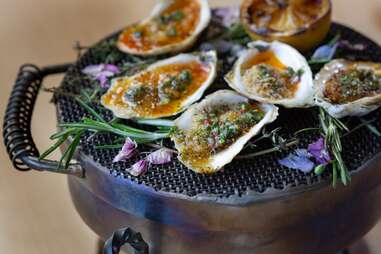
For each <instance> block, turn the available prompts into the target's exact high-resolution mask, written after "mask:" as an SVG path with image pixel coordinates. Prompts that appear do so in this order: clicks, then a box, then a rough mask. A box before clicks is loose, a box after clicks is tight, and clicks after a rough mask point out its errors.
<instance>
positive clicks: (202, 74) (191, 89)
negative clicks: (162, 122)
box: [103, 61, 210, 118]
mask: <svg viewBox="0 0 381 254" xmlns="http://www.w3.org/2000/svg"><path fill="white" fill-rule="evenodd" d="M182 71H188V72H189V73H190V74H191V76H192V78H191V83H190V84H189V85H188V86H187V88H186V90H185V91H184V92H183V93H182V94H181V96H180V98H179V99H174V100H172V101H170V102H169V103H168V104H164V105H159V101H160V98H159V93H158V86H159V82H160V78H161V77H162V75H170V76H178V75H179V74H180V73H181V72H182ZM209 71H210V69H209V68H207V67H206V66H205V65H203V64H202V63H200V62H197V61H193V62H189V63H181V64H179V63H178V64H169V65H165V66H161V67H158V68H156V69H153V70H150V71H145V72H143V73H142V74H141V75H137V76H135V77H133V78H128V77H127V78H124V79H120V80H118V81H117V83H116V85H114V86H113V88H112V89H111V90H109V91H108V92H107V93H106V94H105V95H104V97H103V103H104V104H105V105H110V106H114V107H118V108H120V109H123V108H129V107H131V106H129V105H128V104H127V103H125V102H124V101H123V97H124V95H125V93H126V91H128V89H129V87H130V85H131V84H141V85H144V86H150V87H151V88H152V89H151V90H150V91H151V92H150V93H147V94H146V95H145V96H144V99H143V101H140V103H139V105H137V106H136V107H133V111H134V112H136V113H137V115H138V116H139V117H142V118H159V117H165V116H170V115H173V114H174V113H176V112H177V111H179V110H180V107H181V104H182V102H183V101H184V100H186V99H187V98H188V97H189V96H190V95H192V94H193V93H195V92H196V91H197V89H199V87H200V86H201V85H202V84H203V83H204V82H205V81H206V80H207V79H208V76H209Z"/></svg>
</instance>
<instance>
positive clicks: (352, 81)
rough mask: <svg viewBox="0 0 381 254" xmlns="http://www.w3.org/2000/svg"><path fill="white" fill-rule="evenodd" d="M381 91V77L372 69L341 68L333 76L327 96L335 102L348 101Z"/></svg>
mask: <svg viewBox="0 0 381 254" xmlns="http://www.w3.org/2000/svg"><path fill="white" fill-rule="evenodd" d="M380 92H381V77H380V76H377V75H376V74H375V72H374V71H373V70H371V69H350V70H341V71H339V72H338V73H336V74H335V75H333V76H332V78H331V79H330V81H329V82H328V85H327V87H326V90H325V96H326V97H327V98H328V99H330V100H331V102H333V103H346V102H349V101H354V100H358V99H360V98H363V97H366V96H371V95H374V94H377V93H380Z"/></svg>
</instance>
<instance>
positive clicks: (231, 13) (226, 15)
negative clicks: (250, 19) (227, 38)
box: [215, 6, 240, 27]
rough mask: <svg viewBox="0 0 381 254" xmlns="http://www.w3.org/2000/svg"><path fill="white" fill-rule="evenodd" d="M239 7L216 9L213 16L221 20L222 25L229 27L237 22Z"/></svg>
mask: <svg viewBox="0 0 381 254" xmlns="http://www.w3.org/2000/svg"><path fill="white" fill-rule="evenodd" d="M239 12H240V10H239V7H237V6H231V7H225V8H218V9H217V10H216V12H215V15H216V16H217V17H219V18H220V19H221V20H222V24H223V25H224V26H226V27H230V26H232V25H233V24H235V23H238V22H239Z"/></svg>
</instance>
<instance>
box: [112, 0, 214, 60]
mask: <svg viewBox="0 0 381 254" xmlns="http://www.w3.org/2000/svg"><path fill="white" fill-rule="evenodd" d="M210 20H211V10H210V7H209V4H208V1H207V0H161V1H159V3H158V4H157V5H156V6H155V7H154V9H153V10H152V13H151V15H150V16H149V17H148V18H146V19H145V20H143V21H141V22H139V23H137V24H134V25H131V26H129V27H127V28H126V29H125V30H124V31H123V32H122V33H121V35H120V37H119V40H118V48H119V49H120V50H121V51H123V52H126V53H130V54H134V55H142V56H148V55H160V54H166V53H177V52H180V51H184V50H186V49H188V48H190V47H192V46H193V44H194V43H195V42H196V40H197V37H198V36H199V35H200V33H201V32H202V31H203V30H204V29H205V28H206V27H207V26H208V25H209V22H210Z"/></svg>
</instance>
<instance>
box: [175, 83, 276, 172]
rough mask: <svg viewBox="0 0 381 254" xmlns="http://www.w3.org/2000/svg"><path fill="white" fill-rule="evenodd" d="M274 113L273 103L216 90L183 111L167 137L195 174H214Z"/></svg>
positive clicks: (180, 158)
mask: <svg viewBox="0 0 381 254" xmlns="http://www.w3.org/2000/svg"><path fill="white" fill-rule="evenodd" d="M277 116H278V108H277V107H276V106H274V105H271V104H261V103H257V102H253V101H250V100H249V99H248V98H246V97H244V96H242V95H239V94H237V93H236V92H233V91H230V90H220V91H217V92H215V93H213V94H211V95H209V96H207V97H206V98H205V99H204V100H202V101H201V102H200V103H198V104H195V105H193V106H191V107H190V108H189V109H188V110H187V111H186V112H184V113H183V114H182V115H181V116H180V117H179V118H178V119H177V120H176V121H175V126H176V130H175V131H174V132H173V134H172V137H171V138H172V140H173V141H174V142H175V147H176V149H177V150H178V151H179V153H180V154H179V160H180V161H181V162H182V163H183V164H184V165H186V166H187V167H188V168H190V169H192V170H193V171H195V172H197V173H208V174H209V173H215V172H217V171H219V170H220V169H221V168H222V167H223V166H224V165H226V164H228V163H230V162H231V161H232V160H233V158H234V157H235V156H236V155H237V154H239V153H240V151H241V150H242V149H243V148H244V146H245V144H246V143H247V142H248V141H249V140H250V139H251V138H252V137H253V136H255V135H256V134H257V133H259V132H260V130H261V129H262V128H263V126H265V125H266V124H268V123H271V122H273V121H274V120H275V119H276V118H277Z"/></svg>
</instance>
